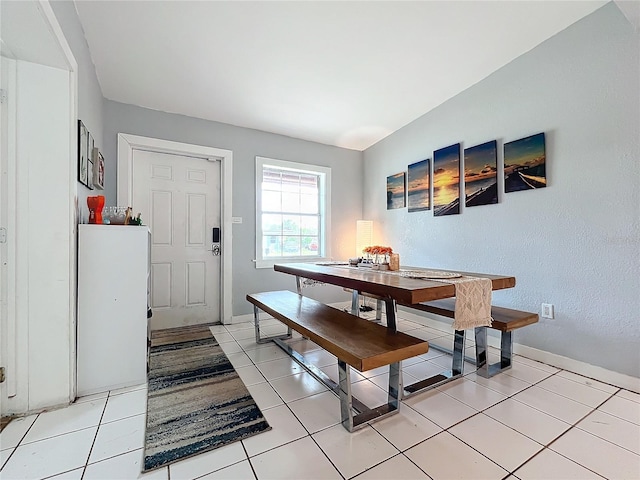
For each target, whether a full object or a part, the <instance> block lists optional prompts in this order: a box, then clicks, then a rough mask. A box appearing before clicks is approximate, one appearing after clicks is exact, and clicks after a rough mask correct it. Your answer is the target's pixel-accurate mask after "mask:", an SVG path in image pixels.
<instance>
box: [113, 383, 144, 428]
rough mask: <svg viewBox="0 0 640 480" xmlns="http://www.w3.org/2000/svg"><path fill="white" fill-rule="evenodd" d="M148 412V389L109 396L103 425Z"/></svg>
mask: <svg viewBox="0 0 640 480" xmlns="http://www.w3.org/2000/svg"><path fill="white" fill-rule="evenodd" d="M146 412H147V389H146V388H145V389H141V390H135V391H133V392H129V393H123V394H120V395H109V399H108V400H107V408H106V409H105V411H104V415H103V416H102V423H108V422H113V421H115V420H121V419H123V418H127V417H133V416H135V415H141V414H144V413H146Z"/></svg>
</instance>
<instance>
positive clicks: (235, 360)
mask: <svg viewBox="0 0 640 480" xmlns="http://www.w3.org/2000/svg"><path fill="white" fill-rule="evenodd" d="M227 358H228V359H229V361H230V362H231V365H233V368H240V367H246V366H247V365H253V361H252V360H251V359H250V358H249V357H248V356H247V354H246V353H244V352H237V353H228V354H227Z"/></svg>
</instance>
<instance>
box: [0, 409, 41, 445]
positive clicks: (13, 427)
mask: <svg viewBox="0 0 640 480" xmlns="http://www.w3.org/2000/svg"><path fill="white" fill-rule="evenodd" d="M37 417H38V415H29V416H28V417H21V418H14V419H13V420H11V422H9V425H7V426H6V427H4V429H3V430H2V432H0V449H2V450H5V449H7V448H13V447H17V446H18V443H20V440H22V437H24V436H25V434H26V433H27V431H28V430H29V429H30V428H31V426H32V425H33V422H35V421H36V418H37Z"/></svg>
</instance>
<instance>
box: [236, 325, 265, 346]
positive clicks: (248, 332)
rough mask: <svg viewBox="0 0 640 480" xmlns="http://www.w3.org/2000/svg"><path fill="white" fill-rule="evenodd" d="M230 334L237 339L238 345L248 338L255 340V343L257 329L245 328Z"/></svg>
mask: <svg viewBox="0 0 640 480" xmlns="http://www.w3.org/2000/svg"><path fill="white" fill-rule="evenodd" d="M229 333H230V334H231V336H233V338H235V339H236V341H237V342H238V343H240V340H245V339H247V338H248V339H251V340H253V342H254V343H255V341H256V331H255V328H245V329H243V330H235V331H232V332H229ZM261 336H262V335H261Z"/></svg>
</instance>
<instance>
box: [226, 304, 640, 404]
mask: <svg viewBox="0 0 640 480" xmlns="http://www.w3.org/2000/svg"><path fill="white" fill-rule="evenodd" d="M331 306H332V307H336V308H339V309H344V308H347V309H350V308H351V302H340V303H333V304H331ZM398 317H399V318H402V319H405V320H409V321H412V322H415V323H419V324H420V325H424V326H425V327H431V328H435V329H436V330H441V331H442V332H444V333H453V329H452V328H451V323H450V322H443V321H441V320H438V319H437V318H436V317H435V316H434V317H431V316H429V314H426V313H425V314H424V315H421V314H417V313H413V312H409V311H407V310H404V309H401V310H399V311H398ZM267 318H271V317H270V316H269V315H267V314H265V313H264V312H260V319H261V320H263V319H267ZM241 322H253V314H246V315H237V316H234V317H233V318H232V320H231V323H234V324H235V323H241ZM487 343H488V344H489V346H490V347H494V348H498V349H499V348H500V338H499V337H498V336H494V335H487ZM513 353H514V354H516V355H520V356H523V357H526V358H529V359H531V360H536V361H538V362H542V363H545V364H547V365H551V366H552V367H556V368H561V369H563V370H568V371H569V372H573V373H576V374H578V375H582V376H584V377H587V378H592V379H594V380H598V381H600V382H604V383H608V384H609V385H613V386H615V387H619V388H624V389H625V390H631V391H632V392H636V393H640V378H636V377H632V376H630V375H625V374H624V373H619V372H614V371H612V370H607V369H605V368H602V367H598V366H596V365H591V364H589V363H585V362H581V361H579V360H574V359H572V358H568V357H564V356H562V355H557V354H555V353H551V352H547V351H545V350H539V349H537V348H533V347H528V346H526V345H520V344H518V343H515V342H514V344H513Z"/></svg>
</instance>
